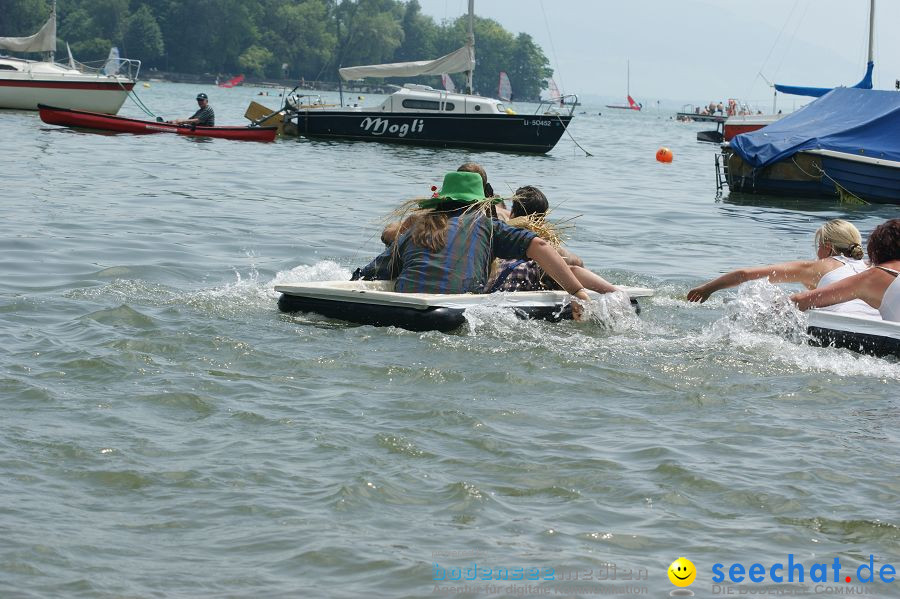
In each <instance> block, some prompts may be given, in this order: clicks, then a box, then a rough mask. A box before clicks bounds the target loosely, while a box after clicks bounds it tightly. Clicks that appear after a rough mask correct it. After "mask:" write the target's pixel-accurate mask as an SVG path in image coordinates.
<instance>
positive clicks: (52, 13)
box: [50, 0, 874, 62]
mask: <svg viewBox="0 0 900 599" xmlns="http://www.w3.org/2000/svg"><path fill="white" fill-rule="evenodd" d="M873 1H874V0H873ZM50 16H51V17H52V18H53V20H54V24H53V27H54V31H53V42H54V45H55V44H56V23H55V21H56V0H53V7H52V8H51V9H50ZM55 59H56V49H55V48H54V49H53V50H50V62H53V61H54V60H55Z"/></svg>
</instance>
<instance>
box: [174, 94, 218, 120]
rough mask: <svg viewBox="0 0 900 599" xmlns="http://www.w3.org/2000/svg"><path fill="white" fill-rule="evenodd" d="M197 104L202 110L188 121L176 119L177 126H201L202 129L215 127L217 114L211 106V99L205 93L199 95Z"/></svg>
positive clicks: (198, 110)
mask: <svg viewBox="0 0 900 599" xmlns="http://www.w3.org/2000/svg"><path fill="white" fill-rule="evenodd" d="M197 104H198V105H199V106H200V108H198V109H197V112H195V113H194V114H192V115H191V117H190V118H187V119H175V120H174V121H172V123H174V124H176V125H200V126H201V127H214V126H215V125H216V113H215V112H214V111H213V109H212V106H210V105H209V97H208V96H207V95H206V94H204V93H199V94H197Z"/></svg>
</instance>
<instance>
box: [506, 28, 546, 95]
mask: <svg viewBox="0 0 900 599" xmlns="http://www.w3.org/2000/svg"><path fill="white" fill-rule="evenodd" d="M506 74H507V75H509V82H510V85H511V86H512V88H513V94H515V96H516V97H518V98H521V99H530V100H536V99H538V98H539V97H540V95H541V90H542V89H545V88H546V87H547V80H548V79H550V77H552V76H553V69H551V68H550V62H549V61H548V60H547V57H546V56H545V55H544V51H543V50H541V48H540V46H538V45H537V44H535V43H534V40H533V39H532V38H531V36H530V35H528V34H527V33H520V34H519V35H518V36H516V41H515V44H514V46H513V52H512V57H511V60H510V64H509V69H508V70H507V72H506Z"/></svg>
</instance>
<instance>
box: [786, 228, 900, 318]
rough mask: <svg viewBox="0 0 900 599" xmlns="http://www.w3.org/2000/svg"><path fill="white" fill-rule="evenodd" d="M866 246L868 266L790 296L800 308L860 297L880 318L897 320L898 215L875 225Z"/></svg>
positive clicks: (899, 291)
mask: <svg viewBox="0 0 900 599" xmlns="http://www.w3.org/2000/svg"><path fill="white" fill-rule="evenodd" d="M867 250H868V252H869V259H870V260H871V261H872V266H871V267H870V268H868V269H866V270H864V271H863V272H861V273H859V274H857V275H853V276H851V277H847V278H844V279H841V280H840V281H837V282H835V283H832V284H831V285H827V286H824V287H819V288H818V289H815V290H813V291H804V292H803V293H797V294H794V295H792V296H791V299H792V300H794V302H796V303H797V307H799V308H800V309H801V310H808V309H810V308H822V307H825V306H833V305H835V304H838V303H841V302H847V301H851V300H855V299H861V300H863V301H865V302H866V303H867V304H869V305H870V306H872V307H873V308H875V309H877V310H878V311H879V313H880V314H881V317H882V318H883V319H884V320H889V321H893V322H900V279H898V270H900V218H893V219H891V220H889V221H886V222H884V223H882V224H880V225H878V226H877V227H875V230H874V231H872V234H871V235H869V243H868V246H867Z"/></svg>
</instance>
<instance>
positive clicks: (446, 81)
mask: <svg viewBox="0 0 900 599" xmlns="http://www.w3.org/2000/svg"><path fill="white" fill-rule="evenodd" d="M441 83H442V84H443V85H444V89H445V90H447V91H448V92H450V93H451V94H452V93H453V92H455V91H456V86H455V85H453V79H452V78H451V77H450V75H448V74H447V73H441Z"/></svg>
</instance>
